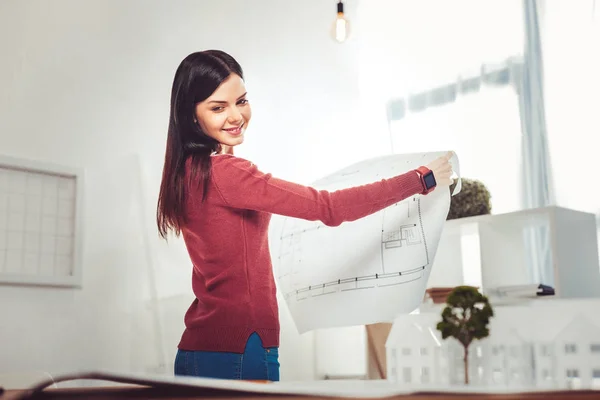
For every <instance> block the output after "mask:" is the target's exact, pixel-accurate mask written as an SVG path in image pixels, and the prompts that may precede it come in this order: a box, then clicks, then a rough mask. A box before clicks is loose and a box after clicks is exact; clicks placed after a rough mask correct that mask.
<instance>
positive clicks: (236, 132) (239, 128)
mask: <svg viewBox="0 0 600 400" xmlns="http://www.w3.org/2000/svg"><path fill="white" fill-rule="evenodd" d="M243 127H244V124H241V125H240V126H237V127H235V128H228V129H223V130H224V131H225V132H227V133H229V134H230V135H239V134H241V133H242V128H243Z"/></svg>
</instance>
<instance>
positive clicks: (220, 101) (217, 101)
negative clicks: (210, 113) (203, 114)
mask: <svg viewBox="0 0 600 400" xmlns="http://www.w3.org/2000/svg"><path fill="white" fill-rule="evenodd" d="M247 94H248V92H246V93H244V94H243V95H241V96H240V97H238V98H237V100H239V99H241V98H243V97H244V96H246V95H247ZM237 100H236V101H237ZM209 103H218V104H227V102H226V101H223V100H211V101H209Z"/></svg>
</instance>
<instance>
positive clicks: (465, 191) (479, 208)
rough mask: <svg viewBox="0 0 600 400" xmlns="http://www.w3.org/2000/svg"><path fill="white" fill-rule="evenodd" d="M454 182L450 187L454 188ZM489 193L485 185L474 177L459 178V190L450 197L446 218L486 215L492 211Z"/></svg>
mask: <svg viewBox="0 0 600 400" xmlns="http://www.w3.org/2000/svg"><path fill="white" fill-rule="evenodd" d="M455 186H456V183H454V184H453V185H452V187H451V191H452V190H454V187H455ZM491 197H492V196H491V195H490V192H489V190H488V189H487V188H486V187H485V185H484V184H483V183H482V182H480V181H478V180H476V179H467V178H462V179H461V189H460V192H459V193H457V194H456V195H454V196H452V197H451V199H450V210H449V212H448V217H447V218H446V219H448V220H451V219H458V218H466V217H473V216H476V215H486V214H491V212H492V203H491Z"/></svg>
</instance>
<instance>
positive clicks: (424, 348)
mask: <svg viewBox="0 0 600 400" xmlns="http://www.w3.org/2000/svg"><path fill="white" fill-rule="evenodd" d="M421 355H422V356H426V355H427V347H421Z"/></svg>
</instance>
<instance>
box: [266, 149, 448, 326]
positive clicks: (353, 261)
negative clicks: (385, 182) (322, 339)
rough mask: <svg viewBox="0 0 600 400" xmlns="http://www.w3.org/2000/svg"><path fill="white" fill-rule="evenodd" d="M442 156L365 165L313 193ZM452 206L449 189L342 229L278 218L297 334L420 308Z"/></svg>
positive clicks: (280, 256) (275, 225) (277, 259)
mask: <svg viewBox="0 0 600 400" xmlns="http://www.w3.org/2000/svg"><path fill="white" fill-rule="evenodd" d="M435 156H437V154H435V153H427V154H413V155H403V156H402V155H394V156H388V157H383V158H380V159H376V160H369V161H365V162H363V163H359V164H356V165H353V166H350V167H348V168H346V169H344V170H342V171H340V172H338V173H336V174H333V175H332V176H328V177H326V178H324V179H322V180H320V181H318V182H316V183H315V184H314V186H313V187H315V188H318V189H322V190H338V189H343V188H345V187H350V186H356V185H360V184H364V183H370V182H374V181H376V180H380V179H383V178H388V177H391V176H395V175H399V174H401V173H404V172H406V171H408V170H410V169H412V168H416V167H418V166H419V165H424V164H425V163H426V162H427V160H428V159H433V158H435ZM449 203H450V193H449V190H448V188H445V190H444V189H441V190H439V191H434V192H432V193H431V194H429V195H427V196H422V195H415V196H412V197H409V198H407V199H405V200H403V201H401V202H398V203H396V204H394V205H392V206H390V207H387V208H386V209H384V210H381V211H379V212H376V213H374V214H372V215H370V216H368V217H365V218H362V219H359V220H357V221H352V222H345V223H343V224H341V225H340V226H336V227H328V226H325V225H324V224H323V223H322V222H320V221H305V220H301V219H296V218H287V217H278V216H275V217H274V219H273V222H272V229H273V230H272V235H273V236H275V238H274V242H275V246H273V248H272V250H273V253H274V257H273V258H274V260H273V261H274V262H273V264H274V269H275V276H276V278H277V282H278V287H279V290H280V291H281V293H282V294H283V297H284V298H285V300H286V302H287V304H288V306H289V307H290V311H291V313H292V316H293V317H294V320H295V322H296V326H297V328H298V330H299V331H301V332H302V331H306V330H310V329H315V328H324V327H333V326H348V325H358V324H366V323H372V322H377V321H380V320H387V319H389V318H393V317H394V316H395V315H396V314H397V313H399V312H410V311H412V310H413V309H415V308H416V307H417V306H418V304H419V303H420V302H421V301H422V299H423V295H424V291H425V287H426V284H427V279H428V277H429V273H430V270H431V261H432V260H433V257H434V255H435V251H436V249H437V242H438V241H439V236H440V234H441V228H442V225H443V223H444V221H445V218H446V216H447V213H448V209H449ZM316 308H318V310H319V312H318V313H316V312H314V310H315V309H316Z"/></svg>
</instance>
